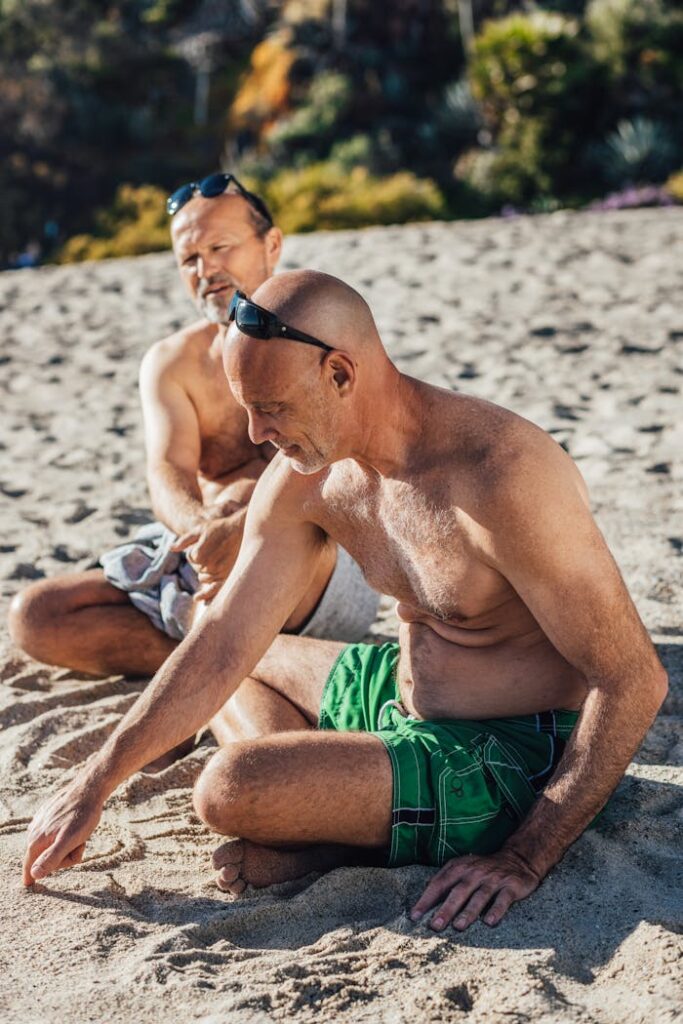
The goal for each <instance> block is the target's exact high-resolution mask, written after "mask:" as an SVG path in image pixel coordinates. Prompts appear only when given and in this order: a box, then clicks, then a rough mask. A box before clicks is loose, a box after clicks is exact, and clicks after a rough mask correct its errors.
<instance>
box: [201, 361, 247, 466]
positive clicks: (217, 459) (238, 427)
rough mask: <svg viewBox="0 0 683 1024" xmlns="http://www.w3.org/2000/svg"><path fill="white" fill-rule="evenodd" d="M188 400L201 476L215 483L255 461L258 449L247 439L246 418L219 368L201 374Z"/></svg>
mask: <svg viewBox="0 0 683 1024" xmlns="http://www.w3.org/2000/svg"><path fill="white" fill-rule="evenodd" d="M209 369H210V370H211V368H209ZM191 397H192V401H193V403H194V406H195V409H196V410H197V418H198V425H199V434H200V442H201V455H200V463H199V468H200V471H201V473H202V475H203V476H206V477H208V478H210V479H215V478H216V477H220V476H222V475H224V474H225V473H229V472H230V471H231V470H233V469H235V468H236V467H237V466H240V465H242V463H244V462H247V461H249V460H250V459H252V458H254V457H255V455H256V454H257V453H258V449H257V447H256V445H254V444H252V442H251V441H250V439H249V434H248V431H247V415H246V413H245V411H244V409H242V407H241V406H240V405H238V403H237V402H236V400H235V397H234V395H233V394H232V392H231V390H230V387H229V386H228V382H227V380H226V379H225V374H224V373H223V368H222V366H216V367H213V368H212V372H206V370H205V372H204V373H202V374H201V375H200V376H199V377H198V380H197V381H195V382H194V386H193V389H192V395H191Z"/></svg>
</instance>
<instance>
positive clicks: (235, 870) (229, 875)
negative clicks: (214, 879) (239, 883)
mask: <svg viewBox="0 0 683 1024" xmlns="http://www.w3.org/2000/svg"><path fill="white" fill-rule="evenodd" d="M239 877H240V866H239V864H226V865H225V867H224V868H221V870H220V871H219V872H218V881H219V883H220V882H223V883H224V884H225V885H232V883H233V882H235V881H236V880H237V879H238V878H239Z"/></svg>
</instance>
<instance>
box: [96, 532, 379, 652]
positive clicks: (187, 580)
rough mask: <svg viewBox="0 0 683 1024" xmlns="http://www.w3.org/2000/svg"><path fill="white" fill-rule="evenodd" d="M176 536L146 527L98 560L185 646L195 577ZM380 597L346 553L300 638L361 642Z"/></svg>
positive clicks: (342, 553) (141, 608) (107, 573)
mask: <svg viewBox="0 0 683 1024" xmlns="http://www.w3.org/2000/svg"><path fill="white" fill-rule="evenodd" d="M175 540H176V536H175V534H174V533H173V532H172V531H171V530H169V529H168V528H167V527H166V526H164V525H163V523H148V524H147V525H146V526H143V527H142V529H140V530H138V532H137V533H136V535H135V537H134V538H133V540H132V541H128V542H127V543H126V544H120V545H119V546H118V547H116V548H113V549H112V550H111V551H106V552H105V553H104V554H103V555H102V557H101V558H100V565H101V566H102V568H103V569H104V575H105V576H106V578H107V580H108V581H109V582H110V583H111V584H112V585H113V586H115V587H117V588H118V589H119V590H124V591H125V592H126V593H127V594H128V597H129V598H130V600H131V603H132V604H133V605H134V606H135V607H136V608H137V609H138V610H139V611H141V612H144V614H145V615H146V616H147V617H148V618H149V619H150V621H151V622H152V623H153V624H154V625H155V626H156V628H157V629H159V630H161V632H162V633H166V634H167V635H168V636H170V637H172V638H173V639H174V640H182V639H183V637H184V636H186V635H187V633H188V631H189V629H190V625H191V624H192V598H193V595H194V593H195V592H196V590H197V586H198V579H197V574H196V572H195V571H194V569H193V568H192V566H191V565H190V563H189V562H188V560H187V557H186V556H185V553H184V552H183V551H172V550H171V548H172V546H173V544H174V542H175ZM378 605H379V594H378V593H377V592H376V591H374V590H373V589H372V588H371V587H370V586H369V585H368V584H367V582H366V581H365V578H364V576H363V574H362V572H361V570H360V567H359V566H358V565H357V563H356V562H354V560H353V559H352V558H351V556H350V555H349V553H348V552H347V551H345V550H344V549H343V548H337V564H336V566H335V569H334V572H333V573H332V576H331V577H330V580H329V583H328V584H327V587H326V589H325V592H324V594H323V595H322V597H321V599H320V601H319V602H318V605H317V607H316V609H315V611H314V612H313V614H312V615H311V617H310V618H309V619H308V621H307V622H306V623H305V624H304V626H303V627H302V629H301V630H300V635H301V636H311V637H318V638H321V639H328V640H345V641H347V642H349V643H351V642H353V641H355V640H360V639H361V638H362V637H364V636H365V635H366V633H367V632H368V629H369V628H370V626H371V625H372V623H373V621H374V619H375V617H376V615H377V608H378Z"/></svg>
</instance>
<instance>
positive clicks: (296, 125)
mask: <svg viewBox="0 0 683 1024" xmlns="http://www.w3.org/2000/svg"><path fill="white" fill-rule="evenodd" d="M351 94H352V89H351V82H350V80H349V78H348V77H347V76H346V75H342V74H339V73H338V72H334V71H324V72H322V73H321V74H319V75H317V76H316V77H315V78H314V79H313V81H312V82H311V84H310V88H309V92H308V97H307V100H306V102H305V103H304V104H303V105H302V106H300V107H298V108H297V109H296V110H295V111H294V113H293V114H291V115H290V116H289V117H287V118H285V119H284V120H280V121H279V122H278V123H277V124H276V126H275V127H274V128H273V129H271V131H269V132H268V142H269V143H270V144H271V145H273V146H275V147H276V148H287V149H290V148H296V147H297V146H307V147H310V146H313V148H317V146H319V145H320V144H321V143H324V142H325V140H326V137H327V136H328V135H329V133H330V132H331V131H332V130H333V129H334V127H335V124H336V123H337V121H338V120H339V118H340V117H341V116H343V114H344V113H345V111H346V109H347V108H348V105H349V101H350V99H351ZM316 144H317V145H316Z"/></svg>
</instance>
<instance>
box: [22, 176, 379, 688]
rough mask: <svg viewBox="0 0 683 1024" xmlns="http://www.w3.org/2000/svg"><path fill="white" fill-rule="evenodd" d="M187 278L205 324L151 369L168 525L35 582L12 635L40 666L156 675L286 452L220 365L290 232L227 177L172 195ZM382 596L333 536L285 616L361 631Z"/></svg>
mask: <svg viewBox="0 0 683 1024" xmlns="http://www.w3.org/2000/svg"><path fill="white" fill-rule="evenodd" d="M168 211H169V213H170V214H171V215H172V222H171V237H172V241H173V251H174V253H175V257H176V261H177V265H178V270H179V273H180V277H181V279H182V281H183V284H184V285H185V288H186V290H187V292H188V293H189V295H190V296H191V298H192V299H193V300H194V302H195V304H196V306H197V311H198V312H199V314H200V316H201V319H200V320H198V321H196V322H195V323H193V324H191V325H190V326H189V327H185V328H183V329H182V330H180V331H178V332H177V333H176V334H173V335H171V336H170V337H168V338H164V339H163V340H162V341H159V342H157V343H156V344H154V345H153V346H152V347H151V349H150V350H149V351H148V352H147V354H146V355H145V358H144V359H143V362H142V368H141V373H140V395H141V400H142V411H143V417H144V424H145V446H146V454H147V479H148V483H149V490H150V495H151V500H152V507H153V510H154V513H155V515H156V516H157V518H158V520H159V522H157V523H154V524H151V525H149V526H146V527H144V528H143V529H142V530H141V531H140V532H139V534H138V536H137V537H136V538H135V539H134V540H133V541H132V542H128V543H126V544H124V545H121V546H120V547H118V548H116V549H114V550H113V551H110V552H107V553H106V554H105V555H104V556H103V557H102V560H101V561H102V565H103V568H102V569H89V570H87V571H86V572H80V573H71V574H69V575H64V576H59V577H56V578H53V579H48V580H41V581H40V582H37V583H33V584H31V585H30V586H28V587H27V588H26V589H25V590H23V591H22V592H21V593H20V594H18V595H17V596H16V597H15V598H14V600H13V601H12V604H11V607H10V614H9V629H10V633H11V635H12V638H13V640H14V642H15V643H16V644H17V646H19V647H21V648H22V649H23V650H24V651H26V652H27V653H28V654H30V655H32V656H33V657H34V658H37V659H38V660H39V661H43V662H46V663H48V664H53V665H64V666H67V667H69V668H74V669H77V670H79V671H83V672H89V673H93V674H95V675H110V674H118V673H121V674H122V675H131V676H147V675H153V674H154V672H156V670H157V669H158V668H159V666H160V665H161V664H162V663H163V661H164V660H165V658H167V657H168V655H169V654H170V653H171V651H172V650H174V648H175V647H176V645H177V643H178V641H179V640H181V639H182V638H183V636H184V635H185V634H186V633H187V631H188V629H189V627H190V625H191V622H192V620H193V617H194V614H195V612H196V611H197V609H199V610H200V611H201V610H202V609H203V607H204V606H205V605H206V603H207V602H208V601H210V600H211V598H212V597H213V596H214V594H215V593H216V592H217V590H218V589H219V587H220V585H221V583H222V582H223V581H224V580H225V579H226V577H227V576H228V574H229V572H230V569H231V568H232V566H233V564H234V562H235V559H236V557H237V551H238V550H239V545H240V541H241V538H242V529H243V525H244V518H245V515H246V509H247V505H248V502H249V499H250V497H251V494H252V492H253V490H254V487H255V484H256V480H257V479H258V478H259V476H260V475H261V473H262V472H263V470H264V469H265V467H266V465H267V464H268V461H269V460H270V459H271V458H272V455H273V454H274V453H275V450H274V449H273V448H272V446H271V445H269V444H256V443H254V442H253V441H251V440H250V438H249V435H248V433H247V416H246V413H245V412H244V410H243V409H242V408H241V407H240V406H239V405H238V403H237V402H236V401H235V399H234V398H233V396H232V393H231V391H230V388H229V386H228V383H227V381H226V379H225V374H224V372H223V367H222V363H221V344H222V330H223V329H222V328H221V325H220V322H221V320H225V318H226V315H227V310H228V308H229V305H230V301H231V299H232V296H233V294H234V292H235V289H237V288H239V289H241V291H243V292H245V293H246V294H247V295H250V294H251V293H252V292H253V291H254V290H255V289H256V288H258V286H259V285H260V284H262V283H263V282H264V281H265V280H267V278H268V277H270V275H271V274H272V273H273V272H274V270H275V268H276V266H277V263H278V260H279V257H280V253H281V249H282V232H281V231H280V229H279V228H278V227H276V226H274V224H273V221H272V218H271V215H270V212H269V211H268V208H267V207H266V205H265V203H264V202H263V200H262V199H261V198H260V197H259V196H257V195H255V194H254V193H252V192H248V191H247V190H246V189H245V188H244V187H243V186H242V185H241V184H240V182H239V181H237V180H236V179H235V178H234V177H233V176H232V175H229V174H216V175H210V176H209V177H208V178H205V179H204V180H203V181H201V182H200V183H199V184H197V185H195V184H189V185H184V186H181V188H179V189H177V190H176V191H175V192H174V193H173V195H172V196H170V197H169V200H168ZM377 605H378V595H377V594H375V593H374V591H372V590H371V589H370V588H369V587H368V586H367V584H366V583H365V581H364V580H363V577H362V574H361V573H360V570H359V569H358V567H357V565H355V564H354V562H353V561H352V560H351V559H350V558H349V556H348V555H347V554H346V552H345V551H343V550H341V551H339V552H337V548H336V546H335V545H334V544H330V545H328V546H327V547H326V549H325V550H324V551H322V552H321V555H320V558H319V561H318V565H317V567H316V571H315V573H314V574H313V576H312V578H311V581H310V585H309V587H308V589H307V591H306V593H305V594H304V595H302V599H301V601H299V602H298V604H297V605H296V607H294V608H292V611H291V614H290V615H289V616H288V618H287V621H286V622H285V623H284V628H285V629H286V630H288V631H294V632H298V633H302V634H303V635H306V636H314V637H321V636H322V637H333V638H338V639H340V640H344V639H347V640H352V639H360V638H362V637H363V636H365V634H366V633H367V632H368V628H369V626H370V624H371V623H372V621H373V619H374V618H375V616H376V613H377Z"/></svg>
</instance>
